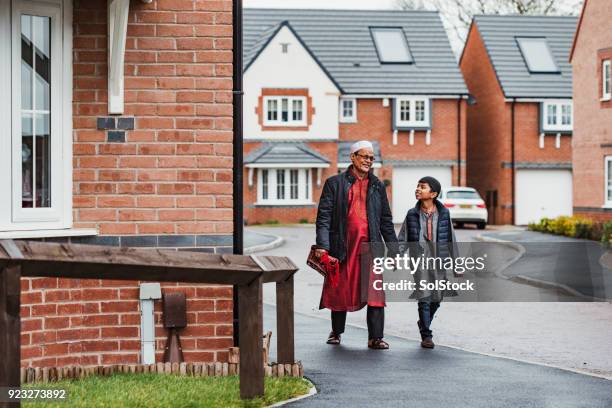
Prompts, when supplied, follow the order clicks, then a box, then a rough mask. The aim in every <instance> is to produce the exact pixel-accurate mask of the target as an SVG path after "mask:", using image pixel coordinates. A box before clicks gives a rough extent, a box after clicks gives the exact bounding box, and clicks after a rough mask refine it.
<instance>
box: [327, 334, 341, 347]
mask: <svg viewBox="0 0 612 408" xmlns="http://www.w3.org/2000/svg"><path fill="white" fill-rule="evenodd" d="M327 344H333V345H338V344H340V335H339V334H336V333H334V332H331V333H329V337H328V338H327Z"/></svg>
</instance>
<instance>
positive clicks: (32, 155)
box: [0, 0, 72, 231]
mask: <svg viewBox="0 0 612 408" xmlns="http://www.w3.org/2000/svg"><path fill="white" fill-rule="evenodd" d="M67 8H69V9H70V11H71V9H72V4H71V3H70V2H69V1H62V0H55V1H48V2H44V3H43V2H40V1H26V0H13V1H12V2H9V1H6V2H2V4H1V5H0V58H2V60H3V61H5V63H3V64H2V67H0V94H1V95H3V98H2V100H1V101H0V190H1V191H3V193H4V194H3V195H2V196H1V197H0V231H12V230H41V229H57V228H68V227H70V224H71V204H72V203H71V201H72V196H71V193H72V168H71V162H72V157H71V153H72V128H71V121H72V117H71V116H72V113H71V101H72V95H71V93H72V88H71V82H72V66H71V64H72V60H71V49H70V45H71V42H70V41H71V38H72V33H71V25H72V23H71V22H70V21H65V19H64V14H65V15H69V13H68V11H69V10H67Z"/></svg>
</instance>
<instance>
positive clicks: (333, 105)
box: [243, 27, 340, 140]
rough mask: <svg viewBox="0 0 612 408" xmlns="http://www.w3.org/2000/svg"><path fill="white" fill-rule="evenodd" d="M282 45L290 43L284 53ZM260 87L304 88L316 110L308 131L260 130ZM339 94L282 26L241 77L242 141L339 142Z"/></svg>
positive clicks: (314, 62)
mask: <svg viewBox="0 0 612 408" xmlns="http://www.w3.org/2000/svg"><path fill="white" fill-rule="evenodd" d="M282 43H286V44H289V46H288V52H287V53H286V54H284V53H283V52H282V46H281V44H282ZM262 88H307V89H308V95H309V96H310V97H311V98H312V106H313V107H314V108H315V113H314V115H313V116H312V124H311V125H310V128H309V130H308V131H294V130H291V131H285V130H274V131H262V130H261V126H260V125H259V123H258V115H257V114H256V113H255V108H256V107H257V105H258V98H259V96H260V95H261V90H262ZM339 95H340V92H339V90H338V88H337V87H336V86H335V84H334V83H333V82H332V81H331V80H330V79H329V77H328V76H327V75H326V74H325V72H324V71H323V70H322V69H321V67H320V66H319V64H317V62H316V61H315V60H314V59H313V58H312V57H311V56H310V53H309V52H308V51H307V50H306V49H305V48H304V47H303V46H302V44H301V43H300V41H299V40H298V39H297V38H296V37H295V36H294V35H293V33H292V32H291V30H290V29H289V28H287V27H282V28H281V29H280V31H279V32H278V33H277V34H276V36H275V37H274V38H273V39H272V40H271V41H270V42H269V43H268V45H267V46H266V48H265V49H264V50H263V51H262V52H261V53H260V54H259V56H258V57H257V59H256V60H255V61H254V62H253V64H252V65H251V66H250V67H249V68H248V70H247V71H246V72H245V74H244V112H243V113H244V138H245V139H272V140H279V139H284V140H302V139H325V140H329V139H338V132H339V126H338V98H339ZM305 115H307V112H305Z"/></svg>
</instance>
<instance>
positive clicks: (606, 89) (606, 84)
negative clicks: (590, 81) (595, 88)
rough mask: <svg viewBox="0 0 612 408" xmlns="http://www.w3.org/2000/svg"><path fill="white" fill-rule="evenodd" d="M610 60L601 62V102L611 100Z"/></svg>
mask: <svg viewBox="0 0 612 408" xmlns="http://www.w3.org/2000/svg"><path fill="white" fill-rule="evenodd" d="M611 62H612V60H609V59H606V60H603V61H602V62H601V100H602V101H609V100H611V99H612V64H611Z"/></svg>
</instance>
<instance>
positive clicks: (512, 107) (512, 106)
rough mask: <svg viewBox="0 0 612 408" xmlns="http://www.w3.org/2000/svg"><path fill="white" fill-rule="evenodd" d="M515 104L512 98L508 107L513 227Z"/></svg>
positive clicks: (514, 209)
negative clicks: (509, 116)
mask: <svg viewBox="0 0 612 408" xmlns="http://www.w3.org/2000/svg"><path fill="white" fill-rule="evenodd" d="M515 103H516V98H512V104H511V105H510V112H511V114H510V115H511V124H510V126H511V129H512V130H511V132H512V133H511V140H510V143H511V146H510V170H511V171H512V177H511V183H512V186H511V187H512V190H511V191H512V193H511V196H512V212H511V214H512V217H511V222H512V225H514V222H515V219H514V218H515V213H516V186H515V185H516V183H515V181H516V180H515V177H516V159H515V154H514V150H515V149H514V139H515V138H514V136H515V135H514V133H515V126H514V104H515Z"/></svg>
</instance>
